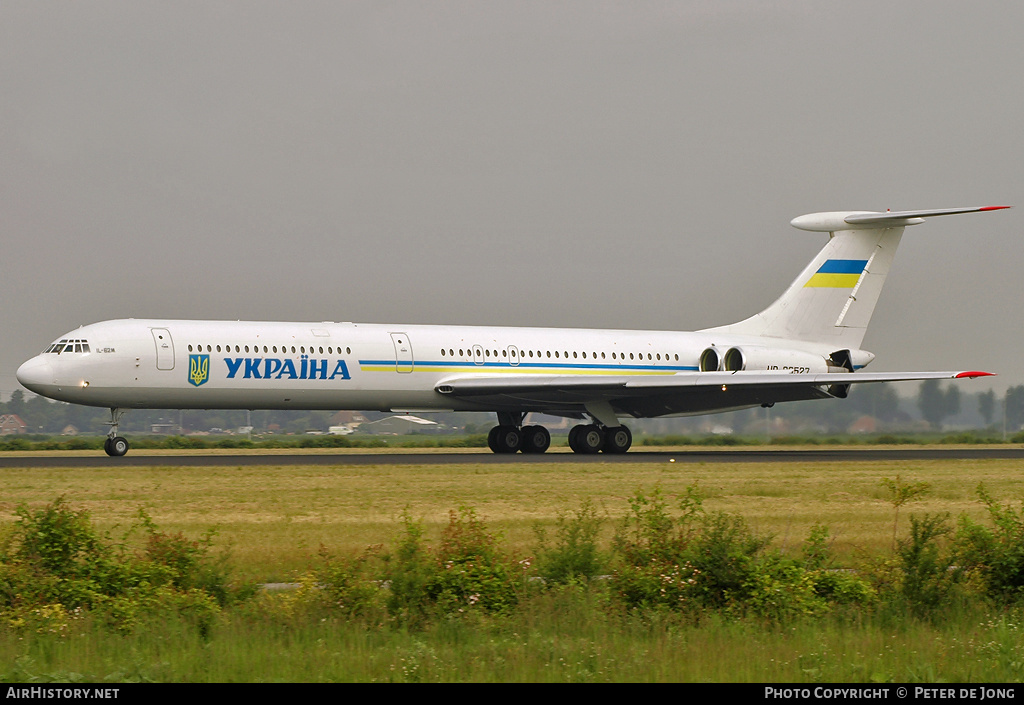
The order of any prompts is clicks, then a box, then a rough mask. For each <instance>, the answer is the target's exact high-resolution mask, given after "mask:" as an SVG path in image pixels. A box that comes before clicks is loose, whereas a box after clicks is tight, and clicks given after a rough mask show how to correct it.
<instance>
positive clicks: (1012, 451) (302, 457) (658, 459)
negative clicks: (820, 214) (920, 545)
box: [0, 446, 1024, 470]
mask: <svg viewBox="0 0 1024 705" xmlns="http://www.w3.org/2000/svg"><path fill="white" fill-rule="evenodd" d="M895 460H1020V461H1022V462H1024V447H1020V446H1014V447H1012V448H1001V447H996V448H992V447H986V448H866V449H859V448H858V449H851V448H836V449H806V450H804V449H801V450H796V449H779V450H775V449H768V450H674V451H661V450H635V451H630V452H629V453H625V454H623V455H610V454H609V455H606V454H604V453H599V454H597V455H579V454H577V453H544V454H540V455H524V454H521V453H519V454H516V455H499V454H495V453H491V452H489V451H486V450H482V449H481V451H480V452H474V453H316V454H301V453H295V454H288V455H278V454H269V453H268V454H266V455H260V454H246V455H241V454H239V455H213V454H210V455H201V454H189V455H146V454H145V451H136V452H129V454H128V455H126V456H124V457H121V458H110V457H107V456H106V455H104V454H103V453H102V452H100V453H97V454H96V455H80V456H71V457H61V456H53V455H42V454H39V455H20V456H6V455H0V468H24V467H32V468H45V467H61V468H68V467H71V468H105V467H205V466H231V465H236V466H241V465H274V466H299V465H468V464H472V463H475V464H484V465H494V464H499V463H500V464H507V463H513V464H523V465H529V464H532V463H668V462H677V463H786V462H788V463H807V462H818V463H826V462H827V463H837V462H839V463H841V462H857V461H870V462H878V461H895ZM1021 467H1022V470H1024V465H1022V466H1021Z"/></svg>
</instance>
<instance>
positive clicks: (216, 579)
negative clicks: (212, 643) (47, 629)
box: [0, 497, 227, 635]
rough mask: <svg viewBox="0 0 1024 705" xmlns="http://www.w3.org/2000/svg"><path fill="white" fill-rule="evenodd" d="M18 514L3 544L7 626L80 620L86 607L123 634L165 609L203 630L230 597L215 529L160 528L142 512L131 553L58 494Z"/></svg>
mask: <svg viewBox="0 0 1024 705" xmlns="http://www.w3.org/2000/svg"><path fill="white" fill-rule="evenodd" d="M17 516H18V520H17V522H16V523H15V525H14V527H13V530H12V531H11V532H10V534H9V536H8V537H7V540H6V541H5V542H4V544H3V546H2V548H0V607H2V608H3V609H4V612H5V613H6V614H7V615H8V616H9V619H8V621H7V623H8V626H11V627H14V628H29V629H35V628H38V627H34V626H33V625H37V624H38V623H39V619H43V618H45V620H48V621H49V622H52V623H53V624H67V623H69V622H68V619H70V618H71V617H68V619H65V618H64V617H62V616H61V615H70V616H72V617H74V618H77V617H78V616H79V615H81V614H82V611H83V610H86V611H91V612H94V613H96V614H98V615H99V616H100V618H101V622H103V623H106V624H108V625H109V626H111V627H112V628H114V629H116V630H118V631H121V632H128V631H131V630H132V629H133V628H134V627H135V625H137V624H138V623H140V621H142V620H143V619H149V618H155V616H156V615H165V614H168V613H169V612H170V613H177V614H178V615H180V616H182V617H184V618H187V620H188V621H189V622H190V623H192V624H193V625H195V626H196V628H197V629H199V630H200V633H201V634H204V635H205V634H206V633H208V631H209V629H210V627H211V625H212V623H213V621H212V620H213V616H215V614H216V613H217V612H219V607H218V602H221V603H223V602H224V598H225V597H226V595H227V589H226V585H227V579H226V571H224V570H223V567H222V566H218V564H217V562H216V561H213V560H211V559H210V558H209V555H208V551H209V544H210V540H211V539H212V532H211V533H210V534H208V535H207V536H206V537H205V538H204V539H202V540H200V541H190V540H188V539H186V538H185V537H184V536H182V535H181V534H173V535H172V534H165V533H161V532H159V531H157V530H156V527H155V526H154V525H153V523H152V522H151V521H150V520H149V518H148V517H147V516H146V515H145V514H144V513H141V512H140V516H141V517H142V519H143V525H144V527H145V528H146V530H147V531H148V532H149V540H148V542H147V544H146V548H145V550H144V551H143V552H141V553H134V552H132V551H130V550H128V548H127V547H126V545H125V544H124V543H123V542H122V543H115V542H113V541H111V539H110V538H109V537H108V536H105V535H104V536H101V535H99V534H98V533H97V532H96V531H95V529H94V528H93V526H92V523H91V521H90V518H89V513H88V512H87V511H85V510H80V511H76V510H74V509H72V508H71V507H70V506H68V504H67V503H66V502H65V501H64V499H63V498H62V497H61V498H58V499H57V500H55V501H54V502H53V503H51V504H49V505H47V506H45V507H43V508H41V509H37V510H34V511H33V510H29V509H28V508H27V507H25V506H24V505H22V506H19V507H18V508H17ZM130 532H131V530H129V533H130ZM125 538H127V535H126V536H125Z"/></svg>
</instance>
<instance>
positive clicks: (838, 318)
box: [709, 206, 1009, 350]
mask: <svg viewBox="0 0 1024 705" xmlns="http://www.w3.org/2000/svg"><path fill="white" fill-rule="evenodd" d="M1008 207H1009V206H984V207H979V208H953V209H942V210H927V211H902V212H899V213H891V212H885V213H873V212H866V211H856V212H834V213H811V214H810V215H802V216H800V217H798V218H794V219H793V220H792V225H793V227H795V228H799V229H801V230H810V231H815V232H827V233H830V239H829V241H828V244H826V245H825V247H824V248H822V250H821V252H819V253H818V255H817V257H815V258H814V259H813V260H812V261H811V263H810V264H809V265H807V267H806V268H805V269H804V271H803V272H801V273H800V276H798V277H797V278H796V280H795V281H794V282H793V283H792V284H791V285H790V287H789V288H788V289H787V290H786V292H785V293H784V294H783V295H782V296H780V297H779V299H778V300H777V301H776V302H775V303H773V304H772V305H771V306H769V307H768V308H766V309H765V310H764V311H762V312H761V313H758V314H757V315H755V316H751V317H750V318H748V319H746V320H744V321H740V322H739V323H734V324H732V325H728V326H721V327H718V328H712V329H709V330H712V331H715V332H723V333H734V334H738V335H755V336H765V337H769V338H787V339H792V340H803V341H807V342H813V343H829V344H831V345H833V346H834V347H835V348H836V349H837V350H839V349H851V350H853V349H857V348H859V347H860V344H861V341H862V340H863V339H864V333H865V332H866V331H867V326H868V322H869V321H870V320H871V314H872V313H873V312H874V310H875V304H876V303H878V297H879V295H880V294H881V293H882V285H883V284H884V283H885V277H886V276H887V275H888V273H889V266H890V265H891V264H892V260H893V257H895V255H896V248H897V247H898V246H899V244H900V238H901V237H902V236H903V230H904V228H905V227H906V226H908V225H917V224H918V223H923V222H924V219H925V218H928V217H933V216H939V215H952V214H955V213H976V212H980V211H990V210H1000V209H1003V208H1008Z"/></svg>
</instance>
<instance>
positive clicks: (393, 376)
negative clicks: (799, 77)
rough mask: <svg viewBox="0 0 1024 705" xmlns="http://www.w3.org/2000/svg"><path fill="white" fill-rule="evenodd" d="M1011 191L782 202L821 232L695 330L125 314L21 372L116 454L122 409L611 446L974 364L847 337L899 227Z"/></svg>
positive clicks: (497, 448)
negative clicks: (800, 208) (360, 419)
mask: <svg viewBox="0 0 1024 705" xmlns="http://www.w3.org/2000/svg"><path fill="white" fill-rule="evenodd" d="M1008 207H1009V206H983V207H972V208H952V209H940V210H917V211H900V212H890V211H885V212H874V211H837V212H827V213H811V214H809V215H803V216H799V217H797V218H794V219H793V220H792V221H791V224H792V225H793V226H794V227H796V228H798V229H801V230H807V231H811V232H821V233H826V232H827V233H829V240H828V242H827V244H826V245H825V246H824V248H822V250H821V251H820V252H819V253H818V254H817V256H816V257H815V258H814V259H813V260H812V261H811V262H810V263H809V264H808V265H807V266H806V267H805V268H804V270H803V271H802V272H801V273H800V275H799V276H797V278H796V279H795V280H794V281H793V283H792V285H790V287H789V288H788V289H787V290H786V291H785V292H784V293H783V294H782V296H780V297H779V299H778V300H776V301H775V302H774V303H773V304H771V305H770V306H769V307H768V308H766V309H765V310H763V311H761V312H760V313H758V314H756V315H754V316H751V317H750V318H747V319H745V320H742V321H739V322H737V323H733V324H730V325H725V326H720V327H715V328H707V329H704V330H699V331H696V332H672V331H652V330H646V331H645V330H596V329H572V328H513V327H487V326H449V325H407V324H401V325H379V324H364V323H351V322H347V323H335V322H320V323H316V322H307V323H285V322H252V321H205V320H146V319H126V320H112V321H104V322H101V323H93V324H91V325H86V326H83V327H81V328H78V329H77V330H74V331H71V332H70V333H67V334H66V335H63V336H61V337H60V338H59V339H57V340H55V341H54V342H53V343H52V344H51V345H50V346H48V347H47V348H46V350H45V351H44V352H42V353H41V354H39V355H37V356H36V357H33V358H32V359H30V360H28V361H27V362H25V363H24V364H23V365H21V367H20V368H19V369H18V373H17V376H18V381H19V382H21V384H22V385H24V386H25V387H26V388H27V389H29V390H31V391H32V392H35V393H36V394H39V395H42V396H44V397H48V398H50V399H56V400H60V401H65V402H70V403H73V404H84V405H89V406H96V407H107V408H109V409H110V421H109V422H107V424H108V425H109V426H110V430H109V432H108V434H107V440H106V443H105V450H106V452H107V454H108V455H110V456H114V457H119V456H123V455H124V454H125V453H127V452H128V442H127V441H126V440H125V439H124V438H123V437H121V436H120V435H119V432H118V424H119V422H120V420H121V418H122V415H123V414H124V413H125V411H126V410H128V409H132V408H146V409H155V408H159V409H326V410H339V409H349V410H369V409H376V410H381V411H390V412H394V413H412V412H424V411H487V412H494V413H496V414H497V422H498V423H497V425H496V426H494V427H493V428H492V429H491V430H490V433H489V434H488V446H489V447H490V449H491V450H492V451H493V452H495V453H515V452H518V451H521V452H523V453H543V452H545V451H546V450H547V449H548V447H549V445H550V443H551V436H550V433H549V432H548V430H547V429H546V428H544V427H543V426H539V425H525V426H524V425H523V423H524V420H525V418H526V416H527V414H528V413H531V412H541V413H544V414H548V415H555V416H563V417H568V418H573V419H579V420H583V421H584V423H581V424H578V425H576V426H574V427H573V428H572V430H571V431H570V433H569V446H570V448H571V449H572V450H573V451H574V452H576V453H581V454H590V453H598V452H602V451H603V452H605V453H624V452H626V451H627V450H629V448H630V446H631V444H632V433H631V432H630V430H629V428H628V427H627V426H625V425H623V424H622V421H621V419H622V418H624V417H625V418H629V417H632V418H649V417H664V416H685V415H695V414H706V413H713V412H721V411H729V410H734V409H743V408H751V407H757V406H763V407H771V406H773V405H774V404H775V403H777V402H786V401H798V400H808V399H827V398H845V397H846V396H847V394H848V393H849V389H850V385H851V384H855V383H877V382H893V381H906V380H925V379H947V378H948V379H965V378H975V377H982V376H987V375H988V374H989V373H986V372H979V371H957V372H876V373H872V372H864V371H863V368H864V367H866V366H867V365H868V364H869V363H870V362H871V361H872V360H873V359H874V358H875V355H874V354H873V353H871V352H868V351H867V350H863V349H861V347H860V346H861V342H862V340H863V338H864V334H865V331H866V330H867V325H868V322H869V320H870V318H871V314H872V312H873V311H874V309H875V305H876V303H877V302H878V298H879V295H880V293H881V291H882V285H883V284H884V282H885V278H886V275H887V274H888V273H889V267H890V264H891V263H892V260H893V256H894V255H895V253H896V248H897V246H898V245H899V243H900V239H901V237H902V235H903V231H904V229H905V228H906V227H907V226H910V225H917V224H919V223H923V222H925V220H926V219H927V218H932V217H936V216H943V215H953V214H959V213H976V212H985V211H994V210H1002V209H1004V208H1008Z"/></svg>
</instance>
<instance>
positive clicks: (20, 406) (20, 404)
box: [7, 389, 25, 416]
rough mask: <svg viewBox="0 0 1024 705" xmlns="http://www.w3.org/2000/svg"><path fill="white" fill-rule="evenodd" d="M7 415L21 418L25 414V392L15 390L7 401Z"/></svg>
mask: <svg viewBox="0 0 1024 705" xmlns="http://www.w3.org/2000/svg"><path fill="white" fill-rule="evenodd" d="M7 413H8V414H17V415H18V416H21V415H22V414H24V413H25V392H23V391H21V390H20V389H15V390H14V391H13V392H11V398H10V399H8V400H7Z"/></svg>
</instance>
